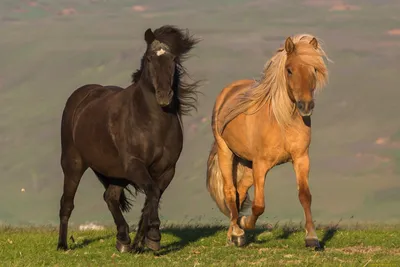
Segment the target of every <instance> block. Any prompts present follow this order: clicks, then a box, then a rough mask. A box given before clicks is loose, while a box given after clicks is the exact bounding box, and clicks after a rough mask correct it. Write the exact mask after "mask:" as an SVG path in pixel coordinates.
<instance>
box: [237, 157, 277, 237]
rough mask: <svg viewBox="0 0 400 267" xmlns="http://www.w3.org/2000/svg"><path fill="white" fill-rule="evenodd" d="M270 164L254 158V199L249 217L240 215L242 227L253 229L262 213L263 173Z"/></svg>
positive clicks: (264, 173) (267, 169) (263, 207)
mask: <svg viewBox="0 0 400 267" xmlns="http://www.w3.org/2000/svg"><path fill="white" fill-rule="evenodd" d="M271 166H272V164H270V163H269V162H267V161H263V160H256V161H254V162H253V182H254V200H253V205H252V209H251V211H252V213H251V215H250V216H249V217H245V216H243V217H241V220H240V226H241V227H243V228H244V229H254V228H255V225H256V222H257V219H258V217H260V216H261V214H263V213H264V209H265V200H264V185H265V175H266V174H267V172H268V171H269V170H270V169H271Z"/></svg>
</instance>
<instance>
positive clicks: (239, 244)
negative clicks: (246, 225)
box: [232, 235, 246, 247]
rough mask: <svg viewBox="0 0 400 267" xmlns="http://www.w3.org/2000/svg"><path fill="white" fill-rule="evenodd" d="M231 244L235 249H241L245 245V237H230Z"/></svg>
mask: <svg viewBox="0 0 400 267" xmlns="http://www.w3.org/2000/svg"><path fill="white" fill-rule="evenodd" d="M232 242H233V243H234V244H235V246H237V247H243V246H244V245H246V236H245V235H242V236H234V235H232Z"/></svg>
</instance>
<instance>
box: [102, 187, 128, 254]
mask: <svg viewBox="0 0 400 267" xmlns="http://www.w3.org/2000/svg"><path fill="white" fill-rule="evenodd" d="M123 190H124V187H122V186H118V185H112V184H111V185H109V186H108V188H107V190H106V192H104V201H105V202H106V203H107V206H108V209H109V210H110V212H111V214H112V216H113V218H114V222H115V224H116V226H117V244H116V248H117V249H118V251H120V252H128V251H130V250H131V247H130V244H131V238H130V237H129V226H128V224H127V223H126V221H125V218H124V216H123V215H122V211H121V209H120V201H119V200H120V196H121V193H122V191H123Z"/></svg>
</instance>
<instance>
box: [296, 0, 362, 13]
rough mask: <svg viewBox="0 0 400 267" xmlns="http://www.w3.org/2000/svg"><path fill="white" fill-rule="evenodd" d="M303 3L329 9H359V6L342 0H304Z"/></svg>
mask: <svg viewBox="0 0 400 267" xmlns="http://www.w3.org/2000/svg"><path fill="white" fill-rule="evenodd" d="M303 4H304V5H307V6H313V7H325V8H329V11H353V10H360V9H361V7H360V6H356V5H349V4H346V3H345V1H343V0H305V1H303Z"/></svg>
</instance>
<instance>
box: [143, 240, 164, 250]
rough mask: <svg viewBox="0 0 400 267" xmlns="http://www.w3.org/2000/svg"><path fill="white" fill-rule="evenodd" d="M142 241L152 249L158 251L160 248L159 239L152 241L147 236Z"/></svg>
mask: <svg viewBox="0 0 400 267" xmlns="http://www.w3.org/2000/svg"><path fill="white" fill-rule="evenodd" d="M144 243H145V244H146V246H147V247H148V248H149V249H151V250H153V251H158V250H160V248H161V244H160V241H154V240H151V239H150V238H147V237H146V238H145V239H144Z"/></svg>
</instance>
